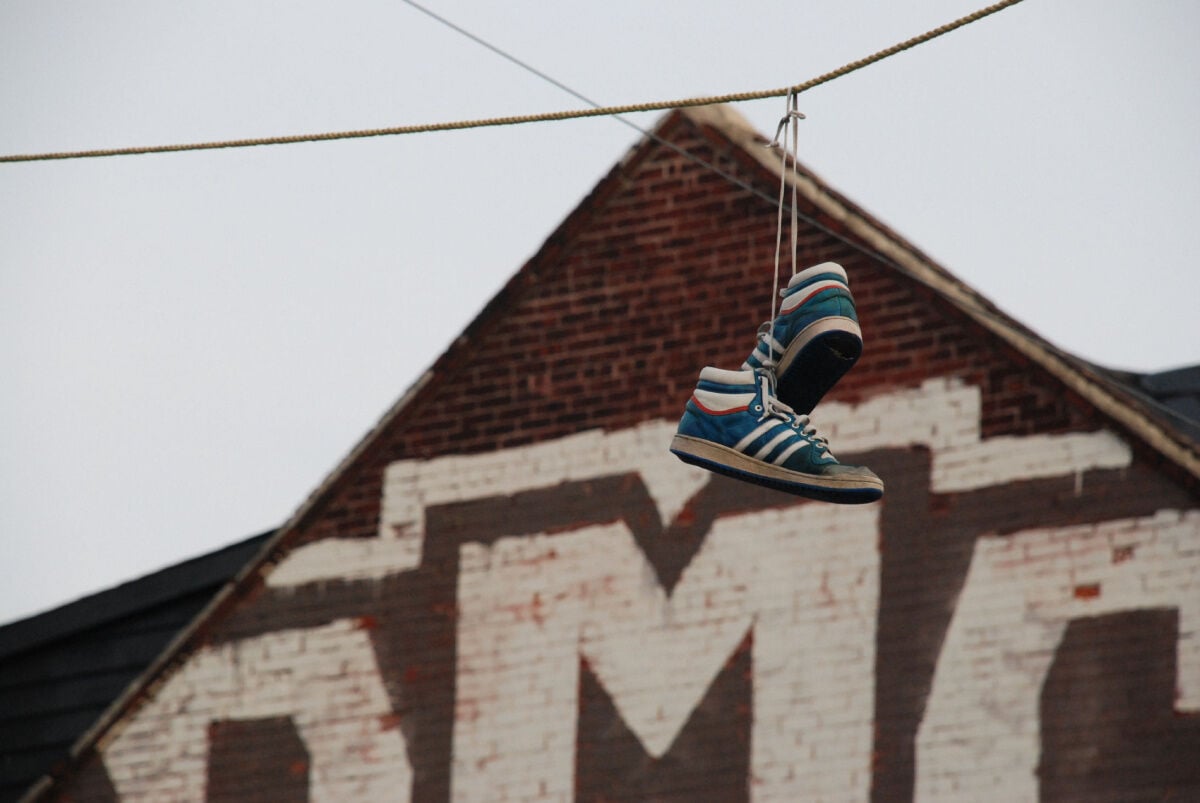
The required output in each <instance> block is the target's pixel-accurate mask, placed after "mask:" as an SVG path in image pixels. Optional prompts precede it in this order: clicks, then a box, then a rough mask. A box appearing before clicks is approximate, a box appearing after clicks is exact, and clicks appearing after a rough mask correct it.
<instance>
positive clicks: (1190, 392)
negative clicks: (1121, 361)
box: [1100, 365, 1200, 444]
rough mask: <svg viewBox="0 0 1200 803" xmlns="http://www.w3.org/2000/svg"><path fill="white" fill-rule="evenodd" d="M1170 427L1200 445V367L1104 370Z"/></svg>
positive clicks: (1162, 422)
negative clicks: (1152, 371)
mask: <svg viewBox="0 0 1200 803" xmlns="http://www.w3.org/2000/svg"><path fill="white" fill-rule="evenodd" d="M1100 370H1102V371H1103V372H1104V373H1106V374H1108V376H1109V377H1110V378H1112V379H1113V380H1115V381H1116V382H1118V383H1120V384H1121V385H1123V386H1124V388H1125V390H1126V391H1127V392H1128V393H1130V394H1131V395H1133V396H1135V397H1136V398H1137V399H1138V400H1139V401H1141V402H1142V404H1143V405H1144V406H1145V407H1146V408H1147V409H1148V410H1149V411H1150V412H1151V414H1152V415H1154V416H1155V417H1156V418H1157V419H1158V420H1159V422H1160V423H1161V424H1162V425H1163V426H1164V427H1169V428H1171V429H1174V430H1175V431H1177V432H1179V433H1181V434H1183V435H1185V436H1186V437H1188V438H1190V439H1191V440H1192V441H1193V442H1195V443H1197V444H1200V365H1190V366H1187V367H1184V368H1173V369H1171V370H1169V371H1159V372H1157V373H1152V374H1139V373H1134V372H1131V371H1113V370H1109V371H1104V370H1103V369H1100Z"/></svg>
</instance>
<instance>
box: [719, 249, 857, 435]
mask: <svg viewBox="0 0 1200 803" xmlns="http://www.w3.org/2000/svg"><path fill="white" fill-rule="evenodd" d="M780 295H782V296H783V303H782V305H780V308H779V316H778V317H777V318H776V319H775V321H774V322H773V324H772V325H771V326H769V327H767V331H764V332H762V333H760V334H759V341H758V345H757V346H756V347H755V349H754V351H753V352H751V354H750V356H749V357H748V358H747V359H746V361H745V362H744V363H742V368H743V369H747V370H755V369H759V368H770V369H773V370H774V371H775V376H776V377H777V378H778V383H777V384H778V393H779V398H780V399H782V400H783V402H784V403H786V404H787V405H788V406H789V407H791V408H792V409H793V410H795V411H796V412H798V413H803V414H805V415H807V414H808V413H811V412H812V410H813V408H814V407H816V406H817V402H819V401H820V400H821V398H822V397H823V396H824V395H825V394H826V393H828V392H829V389H830V388H832V387H833V386H834V385H835V384H837V381H838V380H839V379H841V378H842V377H843V376H844V375H845V374H846V372H847V371H849V370H850V369H851V368H852V367H853V366H854V363H855V362H857V361H858V358H859V357H860V356H861V355H862V330H861V329H860V328H859V326H858V315H857V313H856V312H855V309H854V298H853V296H851V295H850V287H849V284H848V279H847V278H846V271H845V270H843V269H842V266H841V265H838V264H837V263H834V262H823V263H821V264H820V265H817V266H815V267H811V268H809V269H808V270H804V271H801V272H800V273H797V274H796V275H795V276H793V277H792V280H791V281H790V282H789V283H788V286H787V288H786V289H784V290H783V291H782V292H781V293H780Z"/></svg>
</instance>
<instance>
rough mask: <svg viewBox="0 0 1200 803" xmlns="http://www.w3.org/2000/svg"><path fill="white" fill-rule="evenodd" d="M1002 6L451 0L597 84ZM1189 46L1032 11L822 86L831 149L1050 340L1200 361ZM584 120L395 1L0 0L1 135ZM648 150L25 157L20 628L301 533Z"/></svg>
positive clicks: (13, 199)
mask: <svg viewBox="0 0 1200 803" xmlns="http://www.w3.org/2000/svg"><path fill="white" fill-rule="evenodd" d="M986 2H987V0H920V2H916V0H911V1H909V0H906V1H903V2H901V1H898V0H874V1H873V2H868V1H867V0H843V2H838V3H813V2H802V1H798V0H780V1H778V2H776V0H738V2H736V3H735V2H728V1H726V2H717V0H689V1H688V2H681V1H679V0H676V1H675V2H668V0H656V1H651V0H607V2H604V3H581V2H575V1H574V0H561V1H560V2H555V3H549V2H533V0H508V2H504V3H496V2H484V0H457V1H456V2H450V1H449V0H426V4H427V5H428V6H429V7H430V8H432V9H434V10H436V11H437V12H439V13H441V14H442V15H444V16H446V17H448V18H449V19H451V20H453V21H455V22H456V23H458V24H460V25H462V26H463V27H465V28H467V29H468V30H471V31H472V32H474V33H475V34H476V35H478V36H480V37H482V38H484V39H486V40H488V41H490V42H492V43H493V44H495V45H496V46H498V47H500V48H503V49H505V50H507V51H509V52H510V53H512V54H513V55H515V56H517V57H518V58H520V59H522V60H524V61H526V62H528V63H530V64H532V65H534V66H535V67H537V68H539V69H541V70H542V71H543V72H546V73H548V74H549V75H551V76H553V77H555V78H556V79H557V80H559V81H561V82H563V83H565V84H567V85H570V86H572V87H573V88H574V89H576V90H577V91H579V92H581V93H583V94H584V95H587V96H589V97H591V98H593V99H595V100H597V101H599V102H601V103H630V102H640V101H651V100H668V99H672V98H683V97H690V96H697V95H709V94H720V93H729V92H740V91H745V90H757V89H767V88H774V87H780V86H786V85H788V84H794V83H799V82H801V81H804V80H806V79H808V78H811V77H813V76H815V75H818V74H820V73H823V72H826V71H827V70H830V69H832V68H835V67H837V66H840V65H841V64H843V63H845V62H848V61H851V60H853V59H856V58H859V57H861V56H864V55H867V54H868V53H871V52H874V51H876V50H878V49H881V48H883V47H886V46H888V45H891V44H893V43H894V42H897V41H900V40H902V39H906V38H908V37H909V36H912V35H915V34H918V33H921V32H923V31H925V30H927V29H929V28H931V27H934V26H935V25H939V24H941V23H944V22H948V21H950V20H952V19H955V18H957V17H960V16H962V15H964V14H967V13H969V12H971V11H974V10H976V9H977V8H979V7H980V6H982V5H985V4H986ZM1197 41H1200V4H1197V3H1193V2H1188V0H1147V1H1146V2H1138V3H1129V2H1118V1H1117V0H1103V1H1101V0H1053V1H1051V0H1027V1H1026V2H1025V3H1022V4H1021V5H1018V6H1016V7H1014V8H1011V9H1008V10H1006V11H1003V12H1001V13H1000V14H998V15H995V16H993V17H989V18H987V19H985V20H983V21H981V22H978V23H976V24H975V25H973V26H971V27H968V28H966V29H963V30H960V31H957V32H954V33H952V34H949V35H948V36H946V37H943V38H941V39H939V40H936V41H934V42H932V43H930V44H926V45H923V46H921V47H920V48H918V49H916V50H914V51H910V52H908V53H905V54H902V55H900V56H896V57H894V58H892V59H889V60H887V61H885V62H883V63H881V64H878V65H875V66H873V67H870V68H868V69H866V70H865V71H861V72H858V73H856V74H854V75H852V76H849V77H846V78H842V79H839V80H837V81H835V82H833V83H830V84H827V85H825V86H823V87H820V88H818V89H815V90H813V91H811V92H809V93H807V94H805V95H804V96H802V97H801V104H800V105H801V109H802V110H803V111H804V112H805V113H806V114H807V115H808V120H807V121H806V122H805V123H804V124H803V129H802V140H801V158H802V159H803V161H805V162H806V163H807V164H808V165H809V166H810V167H812V168H813V169H814V170H815V171H816V172H817V173H818V174H819V175H820V176H822V177H823V178H824V179H825V180H827V181H828V182H829V183H830V184H831V185H832V186H833V187H835V188H837V189H838V190H840V191H842V192H843V193H845V194H846V195H848V196H849V197H850V198H851V199H852V200H854V201H855V202H857V203H859V204H860V205H862V206H863V207H865V208H866V209H867V210H868V211H870V212H871V213H873V214H874V215H876V216H877V217H879V218H880V219H882V220H883V221H884V222H886V223H888V224H889V225H890V226H892V227H893V228H895V229H896V230H897V231H898V232H899V233H900V234H902V235H903V236H905V237H906V238H908V239H909V240H911V241H913V242H914V243H915V244H916V245H917V246H918V247H920V248H922V249H924V250H925V251H926V252H928V253H929V254H930V255H931V256H932V257H933V258H935V259H937V260H938V261H940V262H941V263H942V264H943V265H945V266H946V267H947V268H949V269H950V270H951V271H952V272H954V273H955V274H956V275H958V276H959V277H960V278H961V279H963V280H964V281H966V282H967V283H968V284H970V285H972V286H974V287H975V288H976V289H978V290H979V291H981V292H982V293H983V294H985V295H986V296H988V297H989V298H991V299H992V300H993V301H994V302H996V303H997V304H999V305H1000V306H1001V307H1002V308H1003V309H1004V310H1006V311H1007V312H1008V313H1009V314H1011V315H1013V316H1014V317H1016V318H1017V319H1018V320H1020V321H1022V322H1023V323H1025V324H1027V325H1029V326H1031V327H1032V328H1033V329H1035V330H1036V331H1038V332H1039V333H1040V334H1042V335H1043V336H1045V337H1047V338H1048V339H1049V340H1050V341H1051V342H1053V343H1055V344H1057V345H1059V346H1062V347H1064V348H1066V349H1068V350H1070V351H1072V352H1074V353H1076V354H1079V355H1081V356H1083V357H1085V358H1087V359H1090V360H1093V361H1096V362H1100V363H1103V364H1106V365H1109V366H1112V367H1120V368H1129V369H1136V370H1143V371H1152V370H1160V369H1165V368H1172V367H1177V366H1180V365H1186V364H1194V363H1196V362H1200V323H1198V322H1197V302H1198V301H1200V259H1198V257H1200V239H1198V238H1197V237H1196V236H1195V229H1196V227H1197V213H1198V212H1200V156H1198V150H1200V103H1198V101H1200V91H1198V90H1200V54H1198V51H1200V49H1198V48H1197V47H1196V42H1197ZM783 104H784V101H783V100H782V99H779V100H766V101H757V102H754V103H746V104H741V105H739V106H738V107H737V108H738V109H739V111H741V112H742V113H743V114H745V115H746V116H747V117H749V118H750V119H751V120H752V121H753V122H754V124H755V125H756V126H757V127H758V128H759V129H760V130H761V131H763V132H764V133H767V134H770V133H773V128H774V125H775V122H776V120H777V119H778V118H779V116H780V114H781V113H782V111H783ZM580 105H581V104H580V103H579V102H578V101H576V100H575V99H574V98H571V97H570V96H568V95H565V94H564V93H563V92H562V91H561V90H558V89H556V88H554V87H552V86H550V85H548V84H547V83H545V82H543V81H541V80H539V79H538V78H536V77H534V76H532V75H530V74H528V73H526V72H523V71H521V70H520V69H519V68H517V67H515V66H513V65H511V64H510V63H508V62H506V61H503V60H502V59H500V58H498V57H497V56H496V55H495V54H493V53H490V52H488V51H487V50H485V49H484V48H482V47H480V46H479V45H477V44H475V43H473V42H471V41H470V40H468V39H465V38H463V37H462V36H461V35H459V34H456V33H454V32H453V31H451V30H449V29H447V28H445V27H442V26H440V25H439V24H438V23H437V22H435V21H434V20H431V19H430V18H428V17H426V16H424V15H422V14H420V13H419V12H417V11H416V10H414V9H412V8H410V7H409V6H407V5H405V4H403V3H401V2H399V1H398V0H386V2H384V1H382V0H380V1H379V2H368V1H367V0H353V1H349V0H347V1H346V2H338V3H329V2H303V1H300V0H296V1H293V2H257V1H255V0H205V2H202V3H181V2H160V1H158V0H106V2H103V3H95V2H83V1H82V0H74V1H68V0H54V1H52V2H47V0H5V2H3V3H2V4H0V154H12V153H32V152H45V151H52V150H75V149H85V148H100V147H120V146H126V145H148V144H164V143H173V142H196V141H204V140H212V139H226V138H240V137H256V136H270V135H276V134H293V133H306V132H317V131H328V130H346V129H357V128H371V127H381V126H394V125H404V124H411V123H424V122H435V121H446V120H455V119H460V118H465V117H472V118H473V117H483V116H496V115H507V114H517V113H531V112H542V111H553V110H558V109H566V108H578V107H579V106H580ZM658 116H659V115H658V114H657V113H655V114H647V115H636V116H634V118H633V119H634V120H635V121H636V122H637V123H638V124H639V125H642V126H643V127H649V126H651V125H653V123H654V121H655V120H656V119H657V118H658ZM636 138H637V134H636V133H635V132H633V131H632V130H630V129H629V128H627V127H625V126H623V125H621V124H620V123H618V122H616V121H613V120H611V119H594V120H584V121H573V122H559V123H542V124H537V125H533V126H521V127H514V128H504V129H485V130H474V131H464V132H454V133H441V134H422V135H415V136H408V137H389V138H381V139H372V140H361V141H352V142H338V143H325V144H306V145H294V146H283V147H270V148H255V149H248V150H237V151H215V152H205V153H191V154H177V155H160V156H138V157H123V158H110V159H98V160H88V161H71V162H51V163H35V164H9V165H3V164H0V539H3V540H2V541H0V543H2V544H3V555H4V559H3V562H2V564H0V566H2V567H3V568H2V570H0V571H2V574H0V622H5V621H9V620H12V619H15V618H20V617H22V616H25V615H28V614H32V613H35V612H38V611H41V610H45V609H47V608H50V607H53V606H55V605H58V604H61V603H64V602H68V601H70V600H73V599H75V598H77V597H79V596H81V595H83V594H86V593H90V592H92V591H95V590H99V589H101V588H105V587H108V586H111V585H114V584H117V583H119V582H122V581H125V580H128V579H132V578H134V577H136V576H138V575H141V574H144V573H146V572H149V571H152V570H155V569H158V568H161V567H163V566H165V565H169V564H171V563H174V562H177V561H179V560H183V559H185V558H188V557H192V556H195V555H198V554H202V553H204V552H207V551H209V550H212V549H215V548H217V547H220V546H223V545H225V544H227V543H231V542H233V541H236V540H240V539H242V538H244V537H246V536H249V535H252V534H255V533H258V532H261V531H264V530H267V529H270V528H273V527H275V526H278V525H279V524H281V523H282V522H283V521H284V520H286V519H287V518H288V516H289V515H290V514H291V513H292V512H293V511H294V510H295V509H296V508H297V507H298V506H299V505H300V504H301V503H302V501H303V500H304V499H305V497H306V496H307V495H308V494H309V493H310V492H311V491H312V490H313V489H314V488H315V487H316V486H317V485H318V484H319V483H320V482H321V481H322V479H323V478H324V477H325V476H326V475H327V473H328V472H329V471H330V470H331V469H332V468H333V467H334V465H335V464H336V463H337V462H338V461H339V460H340V459H341V458H342V457H343V456H344V455H345V454H346V453H347V452H348V451H349V450H350V449H351V447H352V446H353V445H354V444H355V443H356V442H357V441H358V440H359V438H360V437H361V436H362V435H363V434H364V433H365V432H366V431H367V430H368V429H369V428H370V427H371V426H372V425H373V424H374V423H375V422H376V421H377V420H378V418H379V416H380V415H382V413H383V412H384V411H385V410H386V409H387V408H388V407H389V406H390V404H391V403H392V402H393V401H394V400H395V399H396V398H397V397H398V396H399V395H400V394H401V393H402V392H403V391H404V390H405V389H406V388H407V387H408V385H409V384H410V383H411V382H413V381H414V380H415V379H416V378H417V376H418V375H419V374H420V373H421V372H422V371H423V370H424V369H425V368H426V367H428V366H429V365H430V364H431V363H432V362H433V360H434V359H435V358H436V357H437V356H438V355H439V354H440V353H441V352H442V351H443V349H444V348H445V347H446V346H447V345H448V344H449V343H450V341H451V340H452V339H453V337H454V336H455V335H456V334H457V333H458V332H459V331H460V330H461V329H462V328H463V327H464V326H465V325H466V324H467V323H468V322H469V321H470V320H471V318H473V317H474V315H475V314H476V313H477V312H478V311H479V310H480V309H481V308H482V306H483V305H484V303H485V302H486V301H487V300H488V299H489V298H490V297H491V296H492V294H493V293H495V291H496V290H498V289H499V288H500V286H501V285H502V284H503V283H504V281H505V280H506V279H507V278H508V277H509V276H510V275H511V274H512V273H513V272H514V271H515V270H517V269H518V268H519V267H520V266H521V264H522V263H523V262H524V261H525V260H526V259H527V258H528V257H529V256H531V255H532V254H533V253H535V252H536V251H537V249H538V248H539V247H540V245H541V244H542V242H543V241H544V239H545V237H546V236H547V235H549V234H550V232H551V231H552V230H553V229H554V228H555V227H556V226H557V225H558V223H559V222H560V221H561V220H562V218H563V217H564V216H565V215H566V214H567V213H569V212H570V211H571V210H572V209H573V208H574V207H575V205H576V204H577V203H578V202H579V201H580V200H581V199H582V198H583V197H584V196H585V195H586V194H587V193H588V191H589V190H590V189H591V188H592V187H593V186H594V185H595V183H596V182H597V181H598V180H599V179H600V178H601V177H602V176H603V175H604V174H605V173H606V172H607V171H608V170H609V168H610V167H611V166H612V165H613V164H614V163H615V162H616V161H617V160H618V159H619V158H620V157H621V156H622V155H623V154H624V152H625V151H626V149H627V148H628V147H629V146H631V145H632V144H633V143H634V142H635V141H636ZM769 271H770V268H769V266H767V265H764V266H763V277H764V306H765V305H766V303H767V302H768V298H767V296H768V294H769V290H768V289H767V288H768V287H769V282H770V272H769ZM697 367H698V368H699V366H697ZM818 415H819V413H818ZM818 424H819V418H818Z"/></svg>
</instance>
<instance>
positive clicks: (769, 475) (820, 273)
mask: <svg viewBox="0 0 1200 803" xmlns="http://www.w3.org/2000/svg"><path fill="white" fill-rule="evenodd" d="M781 295H782V296H783V301H782V304H781V305H780V311H779V315H778V317H776V318H775V320H774V321H773V322H772V323H771V324H770V326H765V327H764V328H765V331H763V332H761V333H760V334H759V342H758V344H757V346H756V347H755V349H754V351H753V352H752V353H751V354H750V356H749V358H747V360H746V361H745V362H744V363H743V364H742V368H741V370H739V371H727V370H723V369H721V368H712V367H708V368H705V369H703V370H702V371H701V372H700V381H699V382H698V383H697V385H696V389H695V391H693V393H692V397H691V398H690V399H689V400H688V403H687V408H686V410H685V411H684V414H683V418H682V420H680V422H679V429H678V431H677V432H676V434H675V437H674V439H673V440H672V441H671V451H672V452H673V453H674V454H675V455H676V456H677V457H679V459H681V460H683V461H684V462H685V463H691V464H693V465H697V466H700V467H702V468H706V469H708V470H710V471H714V472H717V473H719V474H725V475H728V476H731V477H734V478H737V479H741V480H746V481H748V482H753V483H756V484H759V485H765V486H767V487H769V488H774V489H775V490H779V491H786V492H788V493H792V494H797V495H799V496H805V497H808V498H811V499H819V500H822V501H826V502H838V503H842V504H861V503H864V502H873V501H875V500H876V499H879V498H880V497H881V496H883V481H882V480H880V479H879V477H877V476H876V475H875V473H874V472H872V471H871V470H870V469H869V468H866V467H863V466H850V465H843V464H841V463H839V462H838V460H837V458H836V457H834V456H833V453H832V452H831V451H830V450H829V443H828V441H826V440H825V439H824V438H823V437H821V436H819V435H817V432H816V429H815V428H814V427H813V426H812V424H811V422H810V421H809V418H808V414H809V413H810V412H812V410H813V408H814V407H816V406H817V402H819V401H820V400H821V398H822V397H823V396H824V395H825V394H826V393H827V392H828V391H829V389H830V388H832V387H833V386H834V385H835V384H836V383H837V381H838V380H839V379H841V378H842V377H843V376H844V375H845V374H846V372H847V371H849V370H850V368H851V367H853V365H854V363H855V362H857V360H858V358H859V356H860V355H861V354H862V330H861V329H860V328H859V326H858V316H857V314H856V312H855V309H854V298H853V296H851V295H850V287H849V280H848V279H847V277H846V271H845V270H844V269H843V268H842V267H841V266H840V265H838V264H836V263H833V262H825V263H822V264H820V265H817V266H815V267H812V268H809V269H807V270H805V271H802V272H801V273H797V274H796V275H795V276H793V277H792V279H791V281H790V282H789V283H788V286H787V288H785V289H784V290H783V291H782V292H781Z"/></svg>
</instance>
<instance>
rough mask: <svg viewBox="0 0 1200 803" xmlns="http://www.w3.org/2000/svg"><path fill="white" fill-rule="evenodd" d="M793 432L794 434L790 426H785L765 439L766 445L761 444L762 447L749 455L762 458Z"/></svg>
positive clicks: (758, 458)
mask: <svg viewBox="0 0 1200 803" xmlns="http://www.w3.org/2000/svg"><path fill="white" fill-rule="evenodd" d="M793 434H794V432H793V431H792V428H791V427H787V428H786V429H785V430H784V431H783V432H780V433H779V434H778V435H776V436H775V437H774V438H771V440H769V441H767V443H766V445H765V446H763V448H761V449H759V450H758V451H757V452H755V453H754V454H752V455H751V457H753V458H754V459H755V460H762V459H764V458H765V457H766V456H767V455H769V454H770V453H771V452H773V451H774V450H775V447H776V446H778V445H779V444H780V443H782V442H783V441H786V440H787V439H788V438H790V437H792V435H793Z"/></svg>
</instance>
